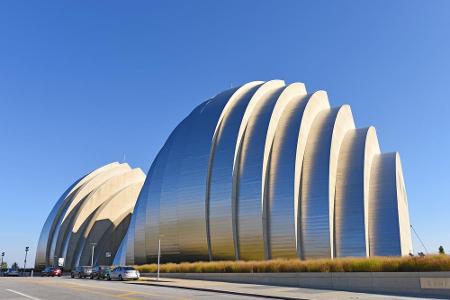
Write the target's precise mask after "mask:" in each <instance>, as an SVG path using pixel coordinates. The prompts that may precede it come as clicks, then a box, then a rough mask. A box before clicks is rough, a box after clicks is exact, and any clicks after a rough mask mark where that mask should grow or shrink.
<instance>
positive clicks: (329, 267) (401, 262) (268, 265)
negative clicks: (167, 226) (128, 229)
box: [135, 255, 450, 273]
mask: <svg viewBox="0 0 450 300" xmlns="http://www.w3.org/2000/svg"><path fill="white" fill-rule="evenodd" d="M135 267H136V269H138V270H139V271H140V272H142V273H155V272H156V271H157V265H156V264H145V265H138V266H135ZM430 271H450V256H448V255H427V256H423V257H420V256H414V257H409V256H408V257H370V258H353V257H350V258H337V259H312V260H299V259H273V260H263V261H213V262H203V261H199V262H184V263H165V264H161V266H160V272H162V273H279V272H430Z"/></svg>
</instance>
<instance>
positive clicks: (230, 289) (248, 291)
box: [129, 277, 430, 300]
mask: <svg viewBox="0 0 450 300" xmlns="http://www.w3.org/2000/svg"><path fill="white" fill-rule="evenodd" d="M129 284H141V285H152V286H164V287H171V288H180V289H191V290H199V291H208V292H216V293H224V294H232V295H241V296H251V297H262V298H272V299H296V300H299V299H301V300H325V299H326V300H328V299H334V300H347V299H348V300H350V299H352V300H355V299H369V300H387V299H395V300H406V299H410V300H412V299H414V300H417V299H419V298H414V297H402V296H393V295H376V294H367V293H355V292H346V291H334V290H319V289H308V288H295V287H279V286H268V285H257V284H243V283H230V282H219V281H207V280H191V279H175V278H161V279H160V281H157V280H156V279H155V278H153V277H141V280H140V281H137V282H129ZM428 299H430V298H428Z"/></svg>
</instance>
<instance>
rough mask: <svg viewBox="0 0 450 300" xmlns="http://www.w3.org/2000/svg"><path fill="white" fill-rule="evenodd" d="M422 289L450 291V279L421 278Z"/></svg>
mask: <svg viewBox="0 0 450 300" xmlns="http://www.w3.org/2000/svg"><path fill="white" fill-rule="evenodd" d="M420 287H421V288H423V289H450V278H432V277H431V278H426V277H425V278H424V277H421V278H420Z"/></svg>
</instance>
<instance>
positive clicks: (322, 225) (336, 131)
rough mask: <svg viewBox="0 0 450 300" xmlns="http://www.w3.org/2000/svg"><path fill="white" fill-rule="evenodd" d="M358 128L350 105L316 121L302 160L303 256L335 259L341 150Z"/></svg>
mask: <svg viewBox="0 0 450 300" xmlns="http://www.w3.org/2000/svg"><path fill="white" fill-rule="evenodd" d="M354 127H355V125H354V122H353V117H352V114H351V111H350V107H349V106H347V105H344V106H341V107H339V108H333V109H331V110H329V111H323V112H321V113H320V114H319V115H318V116H317V117H316V119H315V120H314V123H313V126H312V128H311V131H310V134H309V136H308V142H307V146H306V149H305V155H304V159H303V172H302V185H301V202H302V204H301V209H300V211H301V214H300V218H301V245H302V251H301V252H302V256H303V258H305V259H310V258H333V256H334V249H333V248H334V240H333V239H334V235H333V233H334V199H335V198H334V197H335V188H336V183H335V181H336V171H337V160H338V154H339V149H340V147H341V144H342V140H343V139H344V136H345V134H346V132H347V131H348V130H350V129H353V128H354Z"/></svg>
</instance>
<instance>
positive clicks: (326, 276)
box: [142, 272, 450, 299]
mask: <svg viewBox="0 0 450 300" xmlns="http://www.w3.org/2000/svg"><path fill="white" fill-rule="evenodd" d="M154 275H155V274H153V273H148V274H142V276H154ZM161 277H166V278H184V279H199V280H212V281H225V282H235V283H250V284H265V285H276V286H290V287H302V288H317V289H332V290H344V291H352V292H368V293H380V294H398V295H405V296H422V297H423V296H425V297H441V298H445V299H448V298H449V297H450V272H347V273H344V272H342V273H163V274H161Z"/></svg>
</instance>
